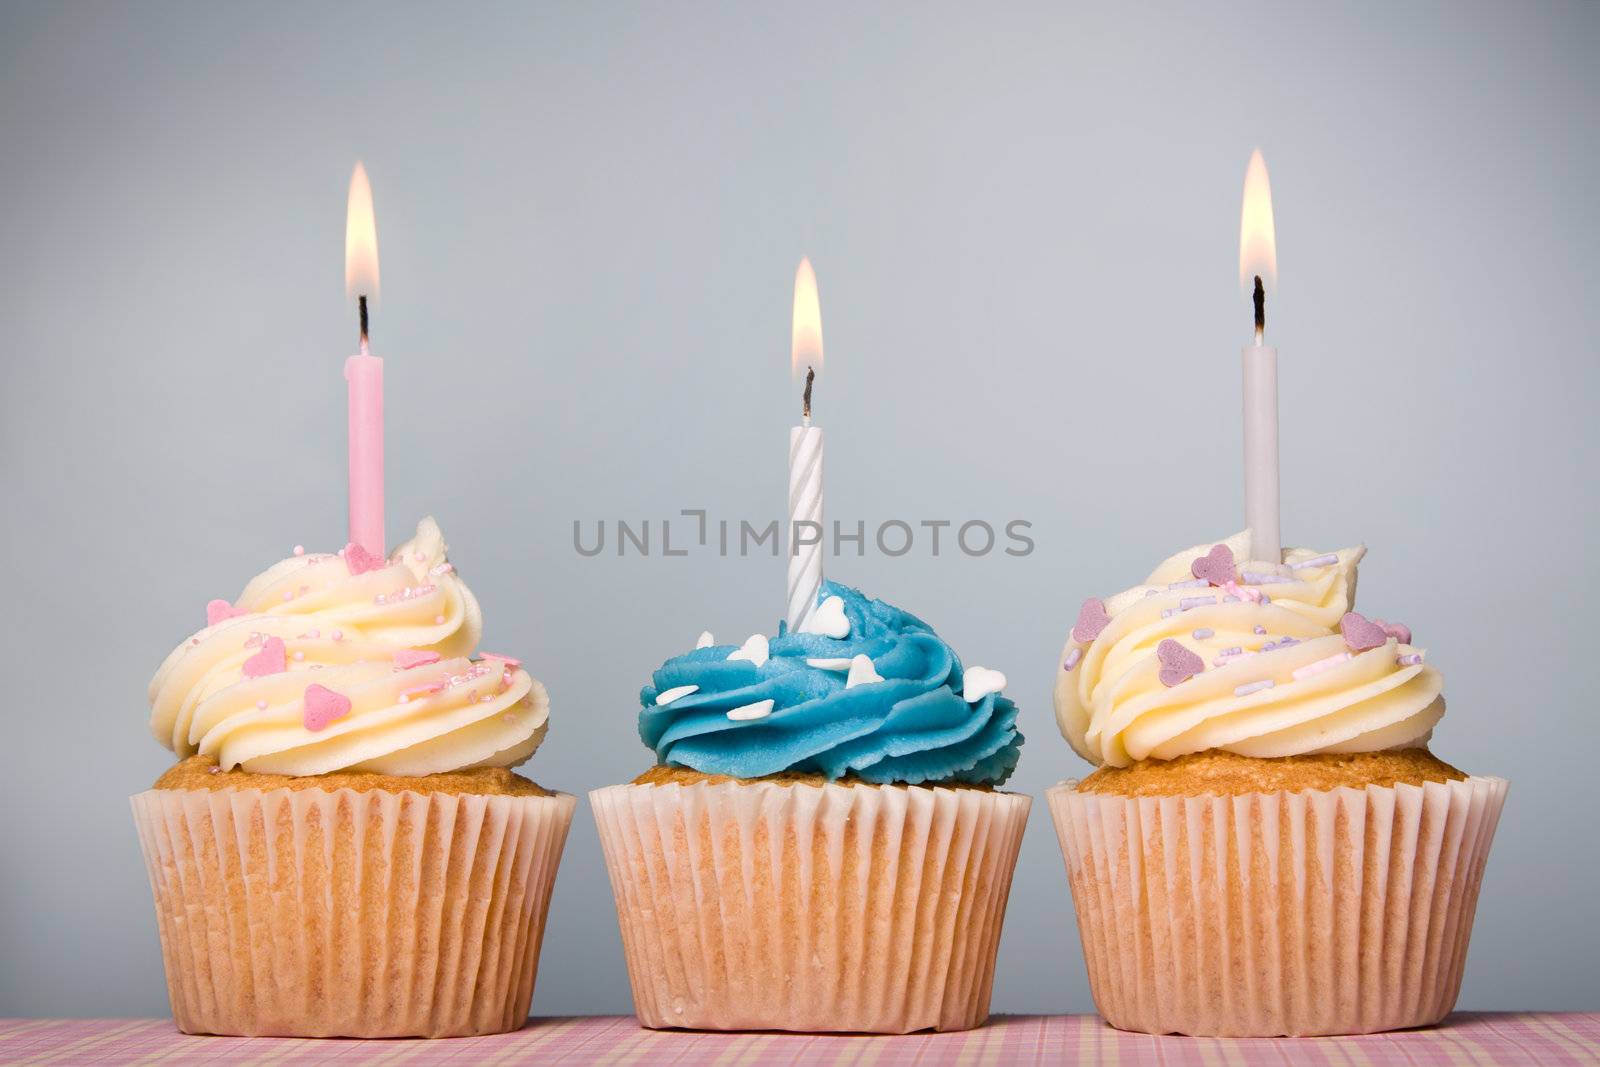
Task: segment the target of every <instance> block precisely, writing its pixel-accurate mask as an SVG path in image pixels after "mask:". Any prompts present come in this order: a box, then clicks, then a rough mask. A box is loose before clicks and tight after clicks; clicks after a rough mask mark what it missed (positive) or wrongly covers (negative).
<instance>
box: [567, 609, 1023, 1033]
mask: <svg viewBox="0 0 1600 1067" xmlns="http://www.w3.org/2000/svg"><path fill="white" fill-rule="evenodd" d="M818 602H819V607H818V610H817V611H816V612H815V614H814V616H813V619H812V621H811V622H810V623H809V624H808V626H807V631H808V632H791V631H789V630H788V629H787V628H786V627H781V626H780V628H779V631H778V634H777V636H775V637H771V638H769V637H767V636H765V635H762V634H757V635H754V636H752V637H751V638H750V639H749V640H747V641H745V642H743V643H742V644H739V645H722V644H717V643H716V641H715V640H714V639H713V638H712V636H711V635H710V634H704V635H702V636H701V640H700V643H699V645H698V646H697V647H696V648H695V649H694V650H693V651H691V652H687V653H684V654H683V655H680V656H675V657H673V658H672V659H670V660H668V661H667V662H666V663H664V664H663V665H662V666H661V667H660V668H658V669H657V670H656V672H655V674H654V676H653V678H652V679H651V682H650V684H649V685H646V686H645V687H644V690H643V691H642V692H641V694H640V701H641V703H642V705H643V710H642V711H641V712H640V716H639V732H640V736H641V737H642V738H643V740H644V741H645V743H646V744H647V745H649V746H650V748H651V749H652V750H653V751H654V752H655V755H656V760H657V766H656V767H654V768H653V769H652V770H650V771H647V772H646V773H645V774H643V775H641V776H640V777H639V778H638V779H637V780H635V781H634V782H633V783H631V784H628V785H618V786H611V787H609V788H606V789H599V790H596V791H594V792H593V793H591V794H590V800H591V802H592V803H593V805H594V810H595V820H596V823H597V825H598V827H599V831H600V840H601V844H602V845H603V846H604V848H605V853H606V863H607V867H608V869H609V871H610V874H611V883H612V889H613V890H614V891H615V894H616V898H617V913H618V917H619V919H620V921H621V926H622V941H623V951H624V953H625V955H626V957H627V964H628V975H629V979H630V980H631V982H632V986H633V997H634V1007H635V1010H636V1011H637V1013H638V1016H639V1019H640V1021H641V1022H642V1023H643V1024H644V1025H646V1026H651V1027H686V1028H695V1029H712V1030H798V1031H829V1030H835V1031H837V1030H845V1031H865V1032H876V1033H904V1032H908V1031H912V1030H922V1029H930V1028H933V1029H940V1030H960V1029H966V1028H969V1027H972V1026H976V1025H978V1024H979V1023H981V1022H982V1021H983V1020H984V1019H985V1018H986V1017H987V1015H988V1009H989V992H990V987H991V985H992V982H993V977H994V960H995V951H996V948H997V947H998V944H999V939H1000V926H1001V921H1002V919H1003V917H1004V914H1005V904H1006V897H1007V894H1008V892H1009V890H1010V884H1011V872H1012V868H1013V867H1014V866H1015V863H1016V858H1017V849H1018V846H1019V845H1020V843H1021V839H1022V831H1023V826H1024V824H1025V823H1026V821H1027V813H1028V806H1029V800H1028V798H1027V797H1024V796H1018V795H1015V794H1010V793H1003V792H999V791H998V790H997V789H996V788H995V787H996V786H998V785H1000V784H1001V783H1003V782H1004V781H1005V780H1006V778H1007V777H1008V776H1009V775H1010V774H1011V771H1012V769H1013V768H1014V767H1015V766H1016V762H1017V757H1018V750H1019V746H1020V744H1021V742H1022V738H1021V735H1019V734H1018V733H1017V730H1016V715H1017V709H1016V705H1015V704H1013V703H1012V702H1011V701H1010V700H1008V699H1006V698H1005V697H1004V696H1002V695H1001V693H1000V690H1001V688H1002V687H1003V686H1004V684H1005V678H1004V676H1002V675H1000V674H999V672H997V671H991V670H987V669H985V668H982V667H968V668H963V667H962V664H961V661H960V659H959V658H957V656H956V654H955V652H954V651H953V650H952V649H951V648H950V646H949V645H947V644H945V643H944V641H942V640H941V639H940V638H939V637H938V635H936V634H935V633H934V632H933V630H932V629H931V628H929V627H928V626H927V624H925V623H923V622H922V621H921V620H919V619H917V618H915V617H914V616H912V615H909V614H907V613H906V612H903V611H901V610H900V609H898V608H896V607H893V606H891V605H889V604H885V603H883V602H882V601H877V600H873V599H871V598H869V597H866V596H863V595H862V594H861V593H859V592H857V591H856V590H854V589H850V588H848V587H846V586H842V585H838V584H836V583H833V582H825V583H824V584H823V587H822V590H821V592H820V594H819V596H818Z"/></svg>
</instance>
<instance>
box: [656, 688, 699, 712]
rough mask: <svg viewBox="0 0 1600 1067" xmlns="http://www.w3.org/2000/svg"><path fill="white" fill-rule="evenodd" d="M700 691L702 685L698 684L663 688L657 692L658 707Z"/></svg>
mask: <svg viewBox="0 0 1600 1067" xmlns="http://www.w3.org/2000/svg"><path fill="white" fill-rule="evenodd" d="M699 691H700V687H699V686H698V685H680V686H677V687H675V688H672V689H663V690H662V691H661V692H659V693H657V694H656V707H660V706H661V705H662V704H670V703H672V702H673V701H674V700H678V699H679V698H681V697H686V696H688V695H689V694H690V693H698V692H699Z"/></svg>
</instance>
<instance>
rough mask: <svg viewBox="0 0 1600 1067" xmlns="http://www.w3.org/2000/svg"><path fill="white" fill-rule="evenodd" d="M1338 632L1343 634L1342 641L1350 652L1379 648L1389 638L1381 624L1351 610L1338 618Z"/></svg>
mask: <svg viewBox="0 0 1600 1067" xmlns="http://www.w3.org/2000/svg"><path fill="white" fill-rule="evenodd" d="M1339 632H1340V633H1342V634H1344V643H1345V645H1346V646H1348V647H1349V649H1350V651H1352V652H1365V651H1366V650H1367V649H1369V648H1380V647H1382V645H1383V644H1384V643H1385V642H1387V641H1388V640H1389V635H1388V634H1386V633H1384V630H1383V627H1382V626H1379V625H1378V624H1377V623H1375V622H1373V621H1372V620H1370V619H1368V618H1366V617H1365V616H1362V615H1358V614H1356V613H1355V612H1353V611H1347V612H1345V616H1344V618H1342V619H1340V620H1339Z"/></svg>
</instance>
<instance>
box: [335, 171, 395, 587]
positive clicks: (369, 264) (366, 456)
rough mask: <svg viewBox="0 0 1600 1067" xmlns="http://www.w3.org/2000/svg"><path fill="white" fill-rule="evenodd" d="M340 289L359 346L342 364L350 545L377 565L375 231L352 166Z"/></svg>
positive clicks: (379, 389) (379, 422)
mask: <svg viewBox="0 0 1600 1067" xmlns="http://www.w3.org/2000/svg"><path fill="white" fill-rule="evenodd" d="M344 286H345V295H346V297H351V296H353V297H355V298H356V306H357V309H358V314H359V316H360V321H361V345H360V349H359V350H358V352H357V354H356V355H353V356H351V357H350V358H349V359H347V360H345V364H344V380H345V382H346V383H347V387H348V389H349V409H348V410H349V424H350V426H349V430H350V439H349V445H350V540H351V541H352V542H354V543H355V544H358V545H360V546H361V547H362V548H365V549H366V550H367V551H368V552H370V553H372V554H373V555H374V556H377V557H378V558H379V559H382V558H383V557H384V555H385V552H384V530H383V360H381V359H379V358H378V357H377V356H374V355H373V354H372V353H371V351H370V350H369V348H368V344H367V297H368V296H371V297H373V298H374V299H376V298H377V295H378V228H377V223H376V221H375V220H374V219H373V214H372V186H371V184H370V183H369V182H368V181H367V169H366V168H365V167H363V166H362V165H361V164H360V163H357V164H356V169H355V173H354V174H352V175H350V198H349V201H348V204H347V208H346V212H345V227H344Z"/></svg>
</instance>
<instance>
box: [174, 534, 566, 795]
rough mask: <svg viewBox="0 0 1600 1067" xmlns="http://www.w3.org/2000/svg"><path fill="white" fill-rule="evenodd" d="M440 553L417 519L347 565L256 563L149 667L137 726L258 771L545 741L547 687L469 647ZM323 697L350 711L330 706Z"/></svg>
mask: <svg viewBox="0 0 1600 1067" xmlns="http://www.w3.org/2000/svg"><path fill="white" fill-rule="evenodd" d="M297 551H298V550H297ZM446 551H447V549H446V545H445V543H444V538H443V536H442V535H441V534H440V532H439V527H438V525H437V524H436V523H435V522H434V521H433V520H432V519H431V518H428V519H423V520H422V522H421V523H420V524H418V526H417V535H416V537H415V538H413V539H412V540H410V541H408V542H407V543H405V544H404V545H401V546H400V547H399V548H397V549H395V551H394V554H393V555H392V556H390V557H389V559H388V560H387V561H374V563H375V565H374V566H373V567H372V569H370V570H364V571H362V572H361V573H353V571H355V570H356V569H358V568H357V566H353V565H351V564H349V563H347V561H346V560H345V559H344V558H343V554H337V555H327V554H310V555H295V556H292V557H290V558H289V559H286V560H284V561H283V562H281V563H278V564H276V565H274V566H272V567H270V568H269V569H267V570H266V571H264V572H263V573H261V574H259V575H257V576H256V577H255V578H254V579H253V580H252V581H251V582H250V584H249V585H247V586H245V589H244V592H243V593H242V594H240V596H239V598H238V600H237V601H235V602H234V605H233V608H232V611H233V612H236V613H237V614H236V615H235V616H234V617H231V618H226V619H222V620H220V621H218V622H216V623H215V624H214V625H211V626H207V627H206V628H205V629H203V630H200V631H199V632H198V633H196V634H194V635H193V636H192V637H190V638H188V639H187V640H185V641H184V642H183V644H181V645H179V646H178V647H177V648H176V649H174V650H173V652H172V654H171V655H169V656H168V657H167V659H166V662H165V663H163V664H162V665H161V669H160V670H159V671H157V672H156V675H155V677H154V678H153V679H152V680H151V682H150V729H151V730H152V732H154V734H155V735H156V738H157V740H159V741H160V742H161V743H162V744H164V745H166V746H167V747H168V748H170V749H172V750H173V751H174V752H176V753H177V754H178V755H179V756H192V755H195V754H196V753H199V754H200V755H205V756H212V757H214V758H215V759H216V760H217V762H218V764H219V765H220V766H221V767H222V768H223V769H225V770H226V769H231V768H234V767H241V768H243V769H244V770H247V771H254V772H258V773H264V774H291V775H310V774H326V773H330V772H333V771H345V770H360V771H374V772H378V773H382V774H393V775H405V776H415V775H424V774H434V773H437V772H442V771H453V770H464V769H469V768H475V767H510V766H515V765H516V764H518V763H521V762H522V761H523V760H526V759H527V758H528V757H529V756H531V755H533V752H534V750H535V749H536V748H538V747H539V743H540V742H541V741H542V740H543V739H544V735H545V730H546V720H547V719H548V717H549V700H548V697H547V696H546V694H545V690H544V687H543V686H542V685H540V684H539V683H538V682H537V681H535V680H534V679H533V678H532V677H530V676H529V675H528V673H527V672H526V671H524V670H522V668H521V667H520V666H519V665H518V664H517V663H516V661H514V660H510V659H506V658H504V657H495V656H484V657H482V658H479V659H476V660H474V659H472V658H471V657H472V654H473V651H474V650H475V649H476V647H477V644H478V639H479V637H480V636H481V635H482V632H483V616H482V613H481V612H480V611H479V608H478V602H477V600H476V599H475V598H474V597H473V595H472V592H471V591H470V590H469V589H468V588H467V586H466V584H465V583H464V582H462V581H461V579H460V577H459V576H457V575H456V573H455V570H454V568H453V567H452V566H451V565H450V563H449V561H448V559H447V558H446ZM278 642H281V643H282V646H281V647H282V654H281V656H280V655H279V654H278V648H279V645H278ZM435 656H436V657H437V658H435ZM313 686H318V687H321V690H326V691H328V693H326V694H324V693H322V692H321V690H318V691H317V692H315V693H312V692H310V688H311V687H313ZM329 694H331V696H330V695H329ZM329 699H331V700H333V701H335V702H340V701H341V700H348V701H349V710H348V711H347V712H344V713H342V714H336V716H335V717H332V718H328V717H327V715H326V706H325V705H326V702H327V701H328V700H329ZM339 707H342V703H340V704H338V707H336V709H335V710H336V711H337V710H338V708H339ZM319 710H320V711H321V712H322V714H320V715H319V714H318V711H319Z"/></svg>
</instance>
